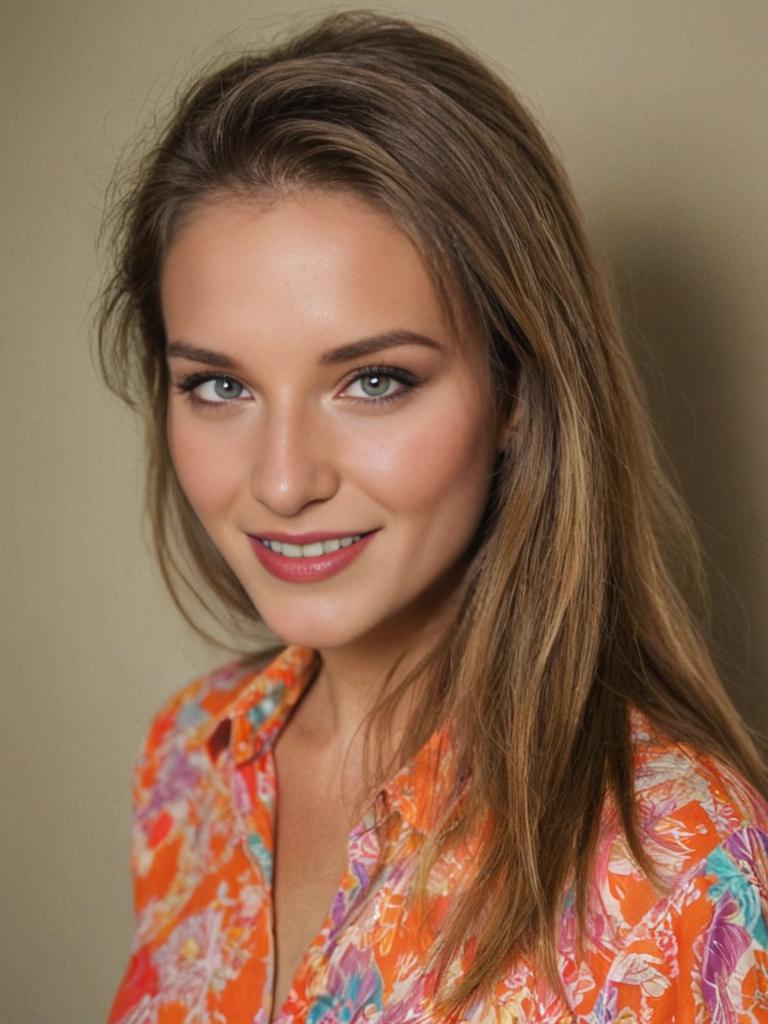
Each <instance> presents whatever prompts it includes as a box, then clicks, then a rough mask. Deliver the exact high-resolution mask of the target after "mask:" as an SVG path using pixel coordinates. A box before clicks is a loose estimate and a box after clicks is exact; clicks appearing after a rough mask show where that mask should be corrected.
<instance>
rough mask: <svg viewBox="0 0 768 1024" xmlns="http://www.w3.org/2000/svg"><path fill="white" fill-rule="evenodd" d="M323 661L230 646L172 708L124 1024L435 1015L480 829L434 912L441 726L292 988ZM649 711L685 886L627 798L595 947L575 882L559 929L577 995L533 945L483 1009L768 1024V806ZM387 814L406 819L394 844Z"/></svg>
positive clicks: (149, 808) (642, 770)
mask: <svg viewBox="0 0 768 1024" xmlns="http://www.w3.org/2000/svg"><path fill="white" fill-rule="evenodd" d="M315 665H316V661H315V652H314V651H313V649H312V648H309V647H300V646H289V647H287V648H285V649H284V650H283V651H282V652H281V653H280V654H279V655H278V656H277V657H275V658H274V660H273V661H272V662H271V664H269V665H268V666H267V667H266V668H263V669H261V670H260V671H258V670H254V669H250V670H246V669H244V668H243V667H242V666H240V665H238V664H230V665H227V666H225V667H224V668H222V669H219V670H218V671H215V672H213V673H211V674H209V675H207V676H205V677H204V678H202V679H199V680H197V681H196V682H194V683H192V684H190V685H189V686H187V687H186V688H185V689H184V690H182V691H181V692H180V693H179V694H177V695H176V696H175V697H174V698H173V699H172V700H171V701H169V702H168V704H167V705H166V706H165V707H164V709H163V710H161V711H160V712H159V714H158V715H157V716H156V717H155V719H154V721H153V723H152V726H151V728H150V730H149V732H148V735H147V737H146V740H145V743H144V745H143V748H142V751H141V753H140V755H139V757H138V759H137V762H136V767H135V773H134V788H133V797H134V840H133V849H132V873H133V878H134V887H135V906H136V914H137V929H136V935H135V939H134V943H133V948H132V951H131V958H130V963H129V965H128V968H127V970H126V973H125V975H124V977H123V980H122V982H121V984H120V987H119V990H118V992H117V995H116V997H115V1000H114V1004H113V1006H112V1011H111V1014H110V1018H109V1021H110V1024H268V1022H269V1021H274V1022H275V1024H287V1022H289V1021H290V1022H301V1024H304V1022H306V1024H342V1022H344V1024H351V1022H360V1024H362V1022H375V1024H401V1022H402V1024H405V1022H430V1021H433V1020H435V1015H434V1012H433V1009H432V1004H431V1002H430V996H429V991H430V978H429V976H428V975H427V974H426V971H425V964H426V960H427V952H428V951H429V948H430V946H431V943H432V940H433V937H434V934H435V930H436V929H437V928H439V923H440V920H441V919H442V917H443V916H444V913H445V911H446V910H447V908H448V907H449V905H450V901H451V899H452V898H455V894H456V892H457V891H458V890H459V889H460V888H461V885H462V881H463V879H465V878H466V877H467V876H468V875H471V872H470V871H469V867H470V865H471V863H472V860H471V858H472V856H473V850H472V844H471V841H469V840H468V841H467V845H465V846H460V845H459V846H457V847H456V848H455V849H454V850H453V851H451V852H449V853H446V854H445V856H444V857H443V858H442V859H441V860H440V861H439V862H438V864H437V866H436V869H435V871H434V872H433V875H432V876H430V882H429V886H430V887H429V893H430V899H431V900H432V904H431V907H432V910H431V912H430V913H429V915H428V917H427V916H426V914H424V913H422V915H421V916H420V914H419V912H418V910H417V907H418V904H411V903H409V902H408V901H407V895H408V891H409V886H410V884H411V882H412V878H413V874H412V872H413V868H414V865H415V861H416V855H417V853H418V851H419V849H420V846H421V843H422V842H423V840H424V835H425V832H426V831H427V829H428V827H429V820H428V811H427V808H428V805H429V801H428V800H427V799H426V795H427V794H426V789H427V786H428V785H433V784H434V780H435V778H438V779H439V777H440V774H441V773H438V774H437V775H435V772H434V768H435V766H436V765H439V764H443V763H445V761H444V759H445V758H446V757H448V756H449V754H450V751H448V750H446V736H445V734H444V733H442V732H438V733H436V734H435V736H434V737H433V738H432V739H431V740H430V741H429V742H428V743H427V744H426V745H425V747H424V748H423V749H422V750H421V751H420V752H419V753H418V754H417V755H416V757H415V758H414V759H413V760H412V761H411V762H410V763H409V764H408V765H406V766H405V767H404V768H402V769H401V770H400V771H399V772H398V773H397V774H396V775H395V776H394V777H393V778H392V779H391V780H390V782H389V783H388V784H387V785H386V786H385V787H384V789H383V790H382V792H381V794H380V796H379V799H378V800H377V805H379V804H380V806H377V805H375V806H374V807H373V808H372V809H371V811H370V812H369V813H368V815H366V816H365V818H364V819H363V820H362V821H361V822H360V823H359V824H358V826H357V827H356V828H354V829H353V831H352V832H351V833H350V835H349V840H348V852H349V862H348V867H347V870H346V873H345V874H344V876H343V878H342V879H341V882H340V885H339V889H338V892H337V893H336V896H335V898H334V900H333V903H332V905H331V907H330V909H329V911H328V914H327V916H326V919H325V921H324V923H323V924H322V927H321V929H320V931H319V932H318V934H317V936H316V937H315V939H314V940H313V941H312V943H311V944H310V946H309V948H308V949H307V951H306V954H305V956H304V960H303V962H302V964H301V965H300V967H299V968H298V970H297V973H296V974H295V976H294V979H293V983H292V988H291V991H290V993H289V995H288V997H287V999H286V1001H285V1003H284V1004H283V1005H282V1006H281V1007H273V1006H272V988H273V971H274V956H275V954H274V936H273V922H272V905H271V884H272V871H273V856H272V854H273V837H274V818H275V800H276V793H277V787H276V778H275V764H274V758H273V753H272V747H273V744H274V742H275V738H276V736H277V735H278V733H279V731H280V729H281V727H282V725H283V724H284V723H285V721H286V719H287V716H288V713H289V711H290V709H291V707H292V706H293V705H294V704H295V703H296V701H297V699H298V697H299V696H300V694H301V692H302V689H303V687H304V686H305V685H306V684H307V683H308V681H309V679H310V678H311V675H312V673H313V672H314V668H315ZM632 728H633V736H634V741H635V750H636V765H637V771H636V787H637V792H638V798H639V810H640V821H641V827H642V830H643V836H644V841H645V843H646V845H647V849H648V852H649V853H650V854H651V856H652V857H653V858H654V860H655V861H656V862H657V864H659V866H660V867H661V868H662V869H663V871H664V872H665V874H666V876H667V877H668V878H669V879H670V880H671V881H672V887H671V890H670V892H669V894H668V895H667V896H665V897H664V898H659V895H658V893H657V892H656V891H655V890H654V889H653V888H652V887H651V885H650V883H649V881H648V879H647V878H646V876H645V875H644V874H643V873H642V872H641V871H640V869H639V868H638V866H637V864H636V862H635V861H634V860H633V858H632V856H631V854H630V852H629V851H628V848H627V846H626V843H625V840H624V839H623V835H622V832H621V829H620V828H619V826H618V819H617V816H616V814H615V813H614V810H615V809H614V808H613V807H612V805H611V803H610V800H607V801H606V807H605V810H604V813H603V816H602V819H601V833H600V842H599V846H598V854H597V859H596V867H595V874H594V878H593V882H592V886H591V889H590V902H589V911H588V935H587V941H586V943H585V946H584V948H583V949H581V950H580V951H579V952H578V953H577V946H576V941H575V940H576V936H575V928H574V924H575V920H574V918H575V915H574V910H573V904H572V901H571V900H570V899H568V900H566V903H565V910H564V912H563V916H562V920H561V924H560V929H559V967H560V974H561V977H562V979H563V982H564V988H565V992H566V993H567V1001H566V1000H564V999H563V997H562V994H556V993H554V992H553V991H552V990H551V989H550V988H549V987H548V986H547V984H546V983H545V981H544V980H543V978H542V977H541V976H540V975H539V973H538V972H537V971H535V970H534V969H533V967H532V965H531V964H530V963H529V962H528V961H527V960H525V959H524V958H523V959H521V960H518V961H517V962H515V964H514V967H512V968H511V969H510V970H509V972H508V973H507V974H505V975H504V976H503V977H502V978H501V979H500V981H499V982H498V984H497V985H496V987H495V990H494V991H493V993H492V994H490V995H487V996H484V997H482V998H480V999H478V1000H477V1001H476V1002H475V1003H474V1004H473V1005H472V1006H471V1007H470V1009H469V1010H468V1011H467V1014H466V1016H465V1018H464V1019H465V1020H466V1021H468V1022H469V1021H471V1022H472V1024H491V1022H493V1024H495V1022H508V1024H513V1022H538V1024H543V1022H547V1024H555V1022H558V1024H565V1022H585V1024H586V1022H589V1024H598V1022H601V1024H609V1022H616V1024H619V1022H620V1024H635V1022H638V1024H639V1022H650V1024H669V1022H673V1021H674V1022H677V1024H683V1022H686V1024H688V1022H690V1024H694V1022H696V1024H698V1022H723V1024H726V1022H727V1024H731V1022H739V1024H741V1022H748V1021H753V1022H756V1021H760V1022H763V1024H768V924H767V923H766V922H767V921H768V805H766V803H765V802H764V801H763V800H762V799H761V798H760V796H759V795H758V794H757V793H756V792H755V791H754V789H753V788H752V787H750V786H749V785H747V784H746V783H745V782H744V781H743V780H742V779H741V778H740V777H739V776H738V775H736V774H735V773H733V772H732V771H730V770H729V769H727V768H725V767H724V766H723V765H722V764H721V763H720V762H719V761H715V760H713V759H711V758H709V757H707V756H704V755H702V754H701V753H700V752H696V751H694V750H691V749H689V748H687V747H681V746H677V745H674V744H671V743H670V742H669V741H666V742H664V741H663V740H661V739H660V738H659V737H658V736H656V735H655V734H654V731H653V729H652V727H651V725H650V723H649V721H648V720H647V719H646V718H644V717H643V716H642V715H641V714H640V713H639V712H638V711H636V710H634V711H633V712H632ZM382 808H384V810H385V811H386V813H385V814H383V816H382ZM381 821H385V822H386V823H387V826H386V827H387V829H390V830H392V831H388V832H387V837H388V840H391V842H390V841H388V842H387V843H386V846H385V848H386V849H387V850H391V853H390V854H389V855H388V857H387V858H386V863H381V864H380V863H379V860H380V852H381V849H380V841H381V828H380V827H377V823H380V822H381ZM374 869H376V870H374ZM459 969H460V968H459Z"/></svg>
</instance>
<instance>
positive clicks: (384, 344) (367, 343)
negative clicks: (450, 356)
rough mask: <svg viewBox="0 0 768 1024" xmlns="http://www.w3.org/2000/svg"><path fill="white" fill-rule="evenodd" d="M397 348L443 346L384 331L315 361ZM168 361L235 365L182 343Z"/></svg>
mask: <svg viewBox="0 0 768 1024" xmlns="http://www.w3.org/2000/svg"><path fill="white" fill-rule="evenodd" d="M400 345H422V346H424V347H425V348H432V349H436V350H437V351H438V352H444V351H445V346H444V345H443V344H441V343H440V342H439V341H435V339H434V338H430V337H428V336H427V335H426V334H419V333H418V331H407V330H394V331H385V332H384V333H383V334H374V335H372V336H371V337H369V338H361V339H360V340H359V341H351V342H349V343H348V344H346V345H340V346H339V347H338V348H332V349H330V351H328V352H324V353H323V354H322V355H321V356H320V359H319V360H318V362H319V364H320V365H321V366H336V365H338V364H339V363H347V362H350V360H352V359H359V358H360V357H361V356H370V355H374V354H375V353H376V352H381V351H382V350H383V349H386V348H396V347H398V346H400ZM166 356H167V358H168V359H174V358H181V359H192V360H194V361H195V362H198V363H205V364H206V365H207V366H215V367H218V368H219V369H221V370H235V369H237V365H238V364H237V362H236V361H235V360H234V359H231V358H230V357H229V356H227V355H225V354H224V353H223V352H216V351H214V350H213V349H209V348H200V347H198V346H197V345H190V344H189V343H188V342H186V341H171V342H169V343H168V346H167V348H166Z"/></svg>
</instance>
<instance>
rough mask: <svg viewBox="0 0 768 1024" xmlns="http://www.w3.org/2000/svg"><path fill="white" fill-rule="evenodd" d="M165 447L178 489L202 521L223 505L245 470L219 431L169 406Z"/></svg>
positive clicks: (230, 496) (232, 492)
mask: <svg viewBox="0 0 768 1024" xmlns="http://www.w3.org/2000/svg"><path fill="white" fill-rule="evenodd" d="M167 436H168V448H169V451H170V453H171V459H172V461H173V466H174V469H175V471H176V476H177V478H178V481H179V485H180V486H181V489H182V490H183V491H184V493H185V495H186V496H187V500H188V501H189V503H190V504H191V505H192V508H193V509H194V510H195V512H196V513H197V515H198V516H199V518H200V519H201V520H203V522H205V521H206V520H208V519H209V518H210V517H211V515H213V514H215V513H216V511H217V510H219V509H222V508H225V507H226V506H227V505H228V503H229V501H230V500H231V499H232V498H233V497H234V494H235V491H236V488H237V483H238V481H239V480H241V479H242V474H243V472H244V471H245V470H244V468H243V467H242V466H241V465H240V461H241V460H240V458H239V456H238V453H237V448H236V447H234V446H232V445H222V443H221V438H220V437H219V436H218V431H216V430H211V425H210V424H205V423H200V422H199V421H195V420H194V419H193V418H192V417H189V416H186V415H185V414H184V412H183V411H181V410H176V409H173V408H171V410H170V411H169V414H168V425H167Z"/></svg>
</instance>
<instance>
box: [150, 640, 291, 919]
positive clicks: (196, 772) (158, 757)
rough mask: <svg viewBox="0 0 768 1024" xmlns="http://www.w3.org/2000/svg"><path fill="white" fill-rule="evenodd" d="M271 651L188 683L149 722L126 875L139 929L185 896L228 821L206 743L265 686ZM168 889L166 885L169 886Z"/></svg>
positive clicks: (223, 784)
mask: <svg viewBox="0 0 768 1024" xmlns="http://www.w3.org/2000/svg"><path fill="white" fill-rule="evenodd" d="M274 659H275V654H274V652H269V653H267V652H265V654H264V656H263V657H260V658H258V659H251V660H247V661H246V660H244V659H238V660H233V661H229V662H227V663H226V664H224V665H221V666H220V667H219V668H216V669H214V670H213V671H210V672H207V673H205V674H204V675H202V676H199V677H197V678H195V679H193V680H192V681H191V682H188V683H187V684H186V685H184V686H183V687H182V688H181V689H179V690H178V691H177V692H176V693H174V694H173V695H172V696H170V697H169V698H168V699H167V700H166V701H165V702H164V703H163V704H162V706H161V707H160V708H159V710H158V711H157V712H156V713H155V714H154V716H153V717H152V719H151V721H150V724H149V727H148V729H147V730H146V733H145V735H144V738H143V741H142V743H141V746H140V749H139V751H138V753H137V756H136V758H135V761H134V765H133V772H132V780H131V788H132V797H133V800H132V802H133V819H132V843H131V870H132V875H133V881H134V902H135V907H136V910H137V912H140V913H141V915H142V916H141V918H140V931H141V932H142V934H145V933H146V934H149V933H150V932H151V931H152V929H153V928H154V927H155V926H156V925H157V922H158V920H160V921H161V920H162V919H163V913H164V911H162V909H161V908H162V906H163V903H164V901H165V900H167V899H169V898H171V897H170V895H169V894H170V893H171V891H175V892H176V893H177V894H178V893H179V892H187V891H188V890H189V889H190V886H192V885H193V883H194V879H195V878H196V870H197V869H196V868H195V867H194V865H195V864H197V865H203V864H204V863H205V862H206V860H207V858H209V857H210V856H211V855H212V854H211V851H212V850H213V848H214V846H215V843H214V841H213V838H212V834H211V829H215V828H216V822H217V821H219V820H221V819H222V816H223V817H225V818H226V815H227V811H226V808H227V807H228V803H227V799H228V797H227V793H228V790H227V781H226V778H225V776H224V774H222V773H221V772H218V771H216V769H215V765H214V762H213V760H212V758H211V756H210V753H209V749H208V739H209V736H210V734H211V731H212V730H213V729H215V727H216V724H217V723H218V722H219V721H221V720H222V719H223V717H224V716H225V715H227V714H228V713H229V709H230V708H231V707H232V706H233V705H234V704H235V703H236V702H237V701H238V700H239V699H241V697H243V696H244V695H245V693H246V691H247V692H248V693H251V692H252V691H255V690H257V689H258V687H259V686H261V685H264V686H269V684H270V675H269V666H270V664H272V663H273V660H274ZM172 880H173V884H172V885H171V881H172Z"/></svg>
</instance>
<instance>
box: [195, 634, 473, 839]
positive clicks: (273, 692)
mask: <svg viewBox="0 0 768 1024" xmlns="http://www.w3.org/2000/svg"><path fill="white" fill-rule="evenodd" d="M318 664H319V662H318V655H317V651H316V650H315V649H314V648H312V647H304V646H300V645H297V644H294V645H289V646H288V647H286V648H285V649H284V650H283V651H281V652H280V653H279V654H278V655H277V657H276V658H274V659H273V661H271V662H270V663H269V664H268V665H267V666H266V667H265V668H263V669H261V670H260V671H259V672H257V673H256V675H254V676H253V678H252V679H250V680H249V681H248V682H247V683H246V685H245V686H244V687H243V689H241V690H240V692H239V693H238V694H237V696H236V697H235V698H234V700H233V701H231V702H230V703H229V704H227V705H226V706H225V707H224V708H222V709H221V710H220V711H219V712H218V713H217V714H216V715H215V716H214V718H213V720H212V721H211V722H210V723H209V727H208V729H207V730H206V739H205V745H206V748H207V750H208V753H209V755H210V757H211V760H212V762H213V763H214V764H216V763H217V762H218V759H219V757H220V756H221V755H222V753H223V752H224V750H229V752H230V754H231V756H232V759H233V760H234V763H235V764H236V765H237V766H238V767H239V766H241V765H243V764H245V763H246V762H248V761H251V760H253V759H254V758H256V757H260V756H262V755H263V754H264V753H266V752H267V751H268V750H269V749H270V748H271V747H272V745H273V744H274V742H275V740H276V739H277V736H278V735H279V733H280V730H281V729H282V727H283V725H284V724H285V722H286V720H287V718H288V715H289V713H290V711H291V708H293V706H294V705H295V704H296V703H297V701H298V699H299V697H300V696H301V694H302V693H303V692H304V690H305V689H306V687H307V686H308V684H309V683H310V682H311V681H312V679H313V678H314V675H315V672H316V670H317V667H318ZM454 780H455V758H454V750H453V745H452V743H451V741H450V733H449V730H448V729H447V727H446V726H442V727H440V728H438V729H437V730H436V731H435V732H434V733H433V734H432V735H431V736H430V737H429V739H428V740H427V742H426V743H425V744H424V745H423V746H422V747H421V749H420V750H419V751H417V753H416V754H415V755H414V757H413V758H411V760H410V761H409V762H408V763H407V764H405V765H403V767H402V768H400V769H399V770H398V771H397V772H396V773H395V774H394V775H393V776H392V777H391V778H390V779H389V780H388V781H387V782H386V783H385V784H384V785H383V786H382V789H381V791H380V793H379V796H378V801H379V802H380V805H381V811H382V812H383V813H386V812H387V811H394V812H396V813H397V814H399V815H400V816H401V817H402V818H403V819H404V820H405V821H406V822H407V823H408V824H409V825H410V827H411V828H412V829H415V830H416V831H418V832H422V833H426V832H429V831H430V830H431V829H432V828H434V826H435V825H436V823H437V819H438V816H439V813H440V810H441V808H444V799H441V797H449V796H450V795H451V787H452V785H453V783H454ZM377 816H378V814H377Z"/></svg>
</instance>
